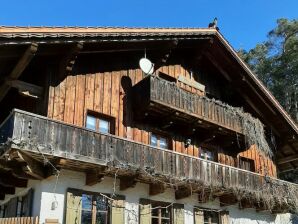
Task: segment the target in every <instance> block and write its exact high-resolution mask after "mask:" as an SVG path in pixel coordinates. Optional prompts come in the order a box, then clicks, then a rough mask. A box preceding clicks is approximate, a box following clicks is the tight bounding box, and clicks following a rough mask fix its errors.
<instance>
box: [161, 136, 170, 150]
mask: <svg viewBox="0 0 298 224" xmlns="http://www.w3.org/2000/svg"><path fill="white" fill-rule="evenodd" d="M159 147H160V148H162V149H167V148H168V140H167V139H166V138H163V137H160V139H159Z"/></svg>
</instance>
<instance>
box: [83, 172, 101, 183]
mask: <svg viewBox="0 0 298 224" xmlns="http://www.w3.org/2000/svg"><path fill="white" fill-rule="evenodd" d="M103 179H104V174H99V173H98V172H97V171H92V170H89V171H87V172H86V185H87V186H93V185H95V184H97V183H100V182H101V181H103Z"/></svg>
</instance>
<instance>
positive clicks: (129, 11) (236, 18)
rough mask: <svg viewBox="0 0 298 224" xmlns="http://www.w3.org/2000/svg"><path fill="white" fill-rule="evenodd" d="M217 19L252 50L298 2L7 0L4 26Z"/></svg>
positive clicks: (297, 9)
mask: <svg viewBox="0 0 298 224" xmlns="http://www.w3.org/2000/svg"><path fill="white" fill-rule="evenodd" d="M214 17H218V20H219V22H218V25H219V28H220V31H221V32H222V33H223V34H224V36H225V37H226V38H227V39H228V41H230V43H231V44H232V45H233V47H234V48H236V49H239V48H244V49H250V48H252V47H254V46H255V45H256V43H259V42H262V41H264V40H265V39H266V35H267V33H268V31H269V30H271V29H272V28H274V26H275V24H276V20H277V19H278V18H281V17H284V18H288V19H294V18H298V0H225V1H224V0H182V1H178V0H172V1H171V0H150V1H149V0H147V1H144V0H122V1H120V0H117V1H113V0H81V1H79V0H72V1H70V0H38V1H37V0H26V1H24V0H19V1H15V0H10V1H9V0H3V1H2V2H1V13H0V25H22V26H29V25H31V26H33V25H34V26H128V27H140V26H142V27H206V26H207V25H208V23H209V22H210V21H212V20H213V18H214Z"/></svg>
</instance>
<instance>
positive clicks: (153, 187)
mask: <svg viewBox="0 0 298 224" xmlns="http://www.w3.org/2000/svg"><path fill="white" fill-rule="evenodd" d="M165 190H166V186H165V184H163V183H150V184H149V195H150V196H153V195H158V194H162V193H164V192H165Z"/></svg>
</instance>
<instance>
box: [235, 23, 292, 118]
mask: <svg viewBox="0 0 298 224" xmlns="http://www.w3.org/2000/svg"><path fill="white" fill-rule="evenodd" d="M238 54H239V55H240V56H241V57H242V59H243V60H244V61H245V62H246V63H248V64H249V65H250V67H251V68H252V70H253V71H254V72H255V73H256V74H257V75H258V77H259V79H261V80H262V81H263V83H264V84H265V85H266V86H267V88H268V89H269V90H270V91H271V92H272V93H273V95H274V96H275V98H276V99H277V100H278V101H279V102H280V104H281V105H282V106H283V107H284V108H285V109H286V111H287V112H288V113H289V114H290V115H291V116H292V118H294V120H296V122H297V123H298V20H296V19H294V20H287V19H278V20H277V26H276V28H274V29H273V30H271V31H270V32H269V33H268V40H267V41H265V42H263V43H261V44H257V45H256V47H255V48H253V49H251V50H250V51H248V52H247V51H245V50H240V51H239V52H238Z"/></svg>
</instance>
